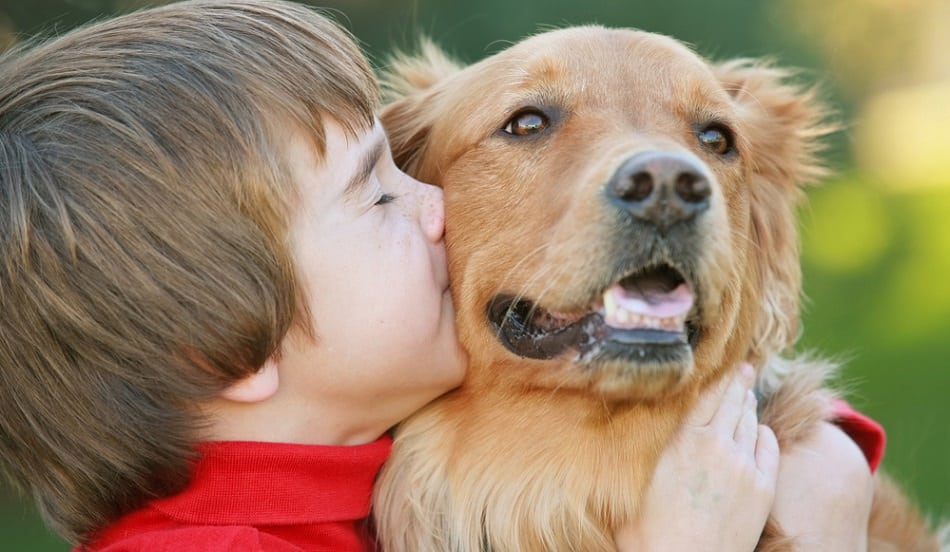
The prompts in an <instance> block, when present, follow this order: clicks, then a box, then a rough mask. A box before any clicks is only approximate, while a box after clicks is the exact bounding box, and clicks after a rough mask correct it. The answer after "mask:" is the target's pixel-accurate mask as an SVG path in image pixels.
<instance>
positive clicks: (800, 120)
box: [713, 60, 835, 359]
mask: <svg viewBox="0 0 950 552" xmlns="http://www.w3.org/2000/svg"><path fill="white" fill-rule="evenodd" d="M713 70H714V72H715V73H716V75H717V77H718V78H719V80H720V82H721V83H722V85H723V87H724V88H725V90H727V91H728V92H729V94H730V95H731V96H732V98H733V101H734V102H735V105H736V107H737V110H738V112H739V118H740V122H739V124H740V126H741V132H740V134H741V136H740V137H739V141H740V143H739V147H740V149H741V150H742V151H743V153H744V155H746V158H747V159H748V160H749V162H750V163H751V166H752V173H753V174H752V178H751V180H750V182H749V184H748V185H749V196H750V203H751V205H750V207H751V220H750V221H749V227H750V233H751V238H752V244H751V245H752V247H751V249H750V255H752V256H753V258H750V263H749V270H750V273H749V276H750V277H751V278H752V279H753V280H752V281H754V282H756V283H757V284H758V286H759V292H760V293H759V298H760V308H759V312H758V315H757V316H758V319H757V321H756V325H755V334H754V336H753V337H754V341H753V343H752V350H751V351H750V355H751V357H752V358H753V359H761V358H763V357H764V356H765V355H768V354H769V353H774V352H778V351H782V350H785V349H787V348H788V347H790V346H791V345H792V344H793V343H794V342H795V340H796V339H797V337H798V322H799V320H798V316H799V307H800V305H799V302H800V297H801V267H800V261H799V250H798V232H797V227H796V218H795V217H796V207H797V205H798V204H799V203H800V201H801V200H802V199H803V195H804V194H803V193H802V187H803V186H804V185H805V184H808V183H810V182H813V181H815V180H817V179H819V178H820V177H822V176H824V175H825V174H826V170H825V168H824V167H823V166H822V165H821V164H820V163H819V162H818V158H817V154H818V153H819V152H820V151H821V150H822V146H823V144H822V140H821V139H822V137H824V136H826V135H827V134H829V133H830V132H833V131H834V130H835V127H834V125H831V124H829V123H827V122H826V118H827V115H828V113H827V110H826V109H825V108H824V107H823V105H822V104H821V103H820V102H819V101H818V100H817V98H816V92H815V90H814V89H804V88H802V87H800V86H797V85H795V84H792V83H790V82H789V81H790V77H791V74H790V73H789V72H788V71H786V70H782V69H779V68H776V67H774V66H772V65H770V64H769V63H767V62H762V61H753V60H733V61H729V62H725V63H721V64H718V65H715V66H714V67H713Z"/></svg>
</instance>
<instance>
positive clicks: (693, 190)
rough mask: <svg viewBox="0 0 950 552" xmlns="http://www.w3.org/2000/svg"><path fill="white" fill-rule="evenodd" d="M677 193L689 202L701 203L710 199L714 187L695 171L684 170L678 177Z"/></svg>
mask: <svg viewBox="0 0 950 552" xmlns="http://www.w3.org/2000/svg"><path fill="white" fill-rule="evenodd" d="M674 189H675V190H676V195H677V196H679V198H680V199H682V200H683V201H685V202H687V203H701V202H703V201H706V200H707V199H709V195H710V194H711V193H712V189H711V188H710V187H709V181H708V180H706V179H705V178H704V177H703V176H701V175H699V174H697V173H694V172H683V173H680V175H679V176H678V177H677V179H676V185H675V187H674Z"/></svg>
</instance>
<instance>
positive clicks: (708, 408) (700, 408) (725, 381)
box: [686, 363, 753, 426]
mask: <svg viewBox="0 0 950 552" xmlns="http://www.w3.org/2000/svg"><path fill="white" fill-rule="evenodd" d="M751 374H752V367H751V366H749V365H748V364H745V363H743V364H740V365H739V369H738V370H735V371H733V372H732V373H730V374H727V375H726V376H725V377H723V378H722V379H721V380H719V381H718V382H716V384H715V385H714V386H712V387H711V388H710V389H708V390H706V391H704V392H703V393H702V394H701V395H700V396H699V400H698V401H697V402H696V405H695V406H693V409H692V410H691V411H690V413H689V415H688V416H687V417H686V422H687V423H689V424H691V425H694V426H704V425H708V424H709V423H710V422H711V421H712V419H713V417H714V416H715V415H716V413H717V412H718V411H719V409H720V407H721V406H722V404H723V396H724V395H725V394H726V391H727V390H729V389H730V388H731V386H732V384H733V383H734V382H736V381H742V380H743V379H750V380H751V378H752V377H753V376H752V375H751Z"/></svg>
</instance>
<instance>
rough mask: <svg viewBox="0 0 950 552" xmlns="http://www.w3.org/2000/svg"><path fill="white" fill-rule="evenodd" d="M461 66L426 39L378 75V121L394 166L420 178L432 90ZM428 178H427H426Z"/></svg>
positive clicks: (430, 119) (394, 58) (431, 113)
mask: <svg viewBox="0 0 950 552" xmlns="http://www.w3.org/2000/svg"><path fill="white" fill-rule="evenodd" d="M459 69H461V66H460V65H459V64H458V63H457V62H455V61H454V60H452V59H451V58H449V57H448V56H447V55H446V54H445V52H443V51H442V50H441V49H439V47H438V46H436V45H435V44H434V43H433V42H432V41H431V40H429V39H428V38H424V37H423V38H422V39H421V40H420V44H419V48H418V53H415V54H405V53H397V54H396V55H394V56H392V57H391V58H390V59H389V63H388V64H387V67H386V69H385V70H383V71H382V73H381V75H380V81H381V83H382V87H383V100H384V102H385V104H386V105H385V107H384V108H383V111H382V114H381V115H380V119H381V120H382V123H383V128H385V129H386V134H387V136H388V137H389V145H390V147H391V148H392V151H393V160H395V162H396V165H397V166H399V168H401V169H402V170H404V171H406V172H407V173H410V174H412V175H413V176H415V177H417V178H421V177H422V175H420V174H419V173H420V170H421V167H420V166H419V164H420V162H421V159H423V158H424V155H423V154H424V152H425V149H426V147H427V140H428V136H429V132H430V130H431V128H432V122H433V119H434V117H435V114H436V113H438V109H437V107H436V106H435V105H433V101H434V99H435V96H436V93H435V92H434V90H433V87H434V86H435V85H436V84H437V83H439V82H441V81H442V80H444V79H445V78H447V77H449V76H450V75H452V74H454V73H456V72H458V71H459ZM427 178H431V177H427Z"/></svg>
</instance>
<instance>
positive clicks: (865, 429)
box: [831, 400, 887, 473]
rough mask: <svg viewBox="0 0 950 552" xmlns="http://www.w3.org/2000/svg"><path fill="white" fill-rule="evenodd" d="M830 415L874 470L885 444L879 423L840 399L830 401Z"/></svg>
mask: <svg viewBox="0 0 950 552" xmlns="http://www.w3.org/2000/svg"><path fill="white" fill-rule="evenodd" d="M831 415H832V418H831V421H832V422H834V424H835V425H837V426H838V427H840V428H841V429H842V431H844V432H845V433H847V434H848V436H849V437H851V438H852V439H854V442H855V443H857V444H858V447H860V448H861V452H863V453H864V457H865V458H867V460H868V465H869V466H871V472H872V473H873V472H875V471H876V470H877V467H878V466H879V465H880V464H881V459H882V458H883V457H884V446H885V445H886V444H887V436H886V435H885V433H884V428H883V427H881V424H879V423H877V422H875V421H874V420H872V419H871V418H868V417H867V416H865V415H864V414H861V413H860V412H858V411H857V410H855V409H853V408H851V405H850V404H848V403H846V402H845V401H842V400H835V401H834V402H833V403H832V411H831Z"/></svg>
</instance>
